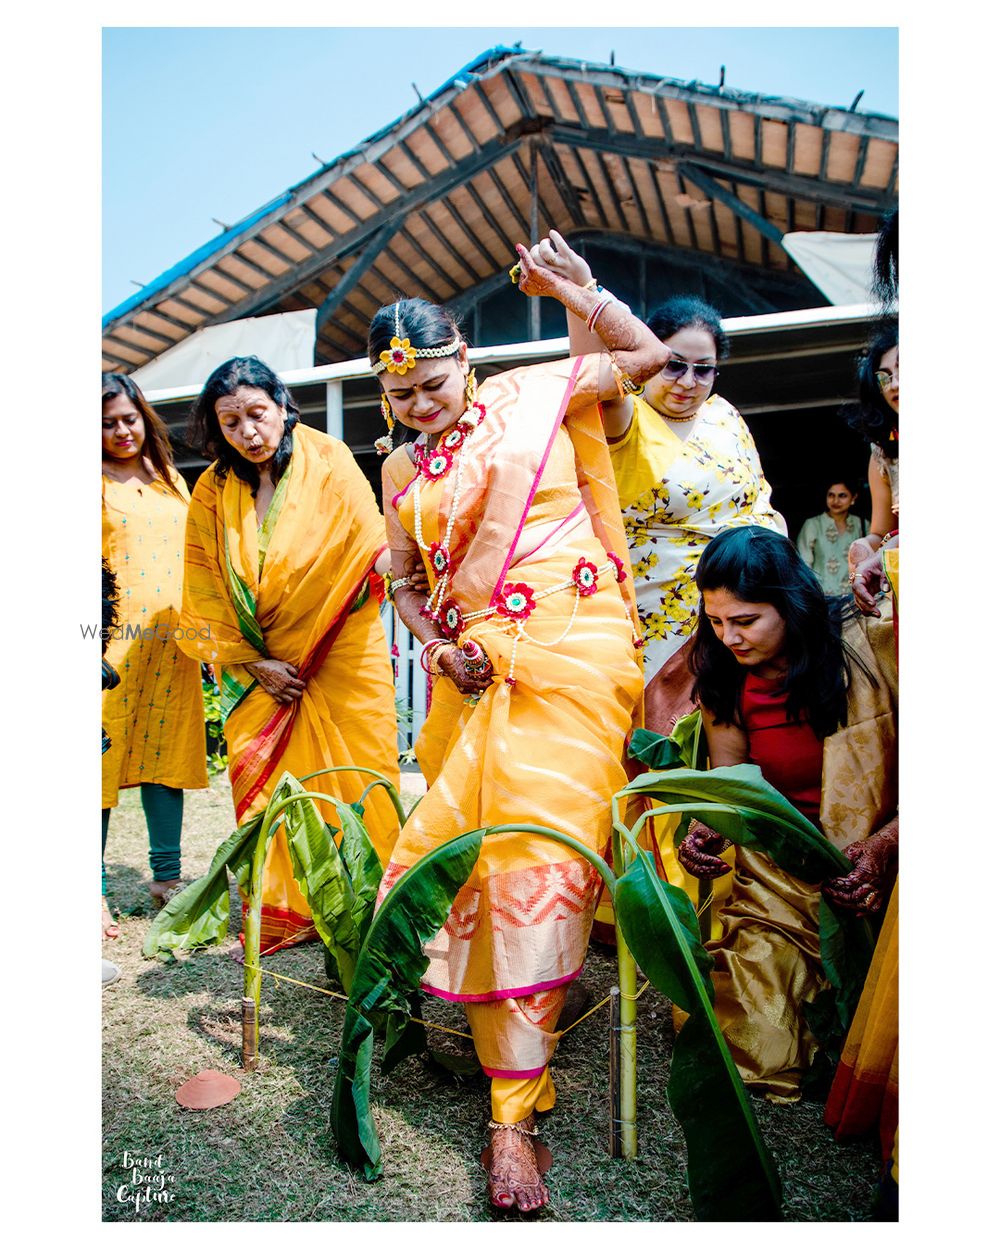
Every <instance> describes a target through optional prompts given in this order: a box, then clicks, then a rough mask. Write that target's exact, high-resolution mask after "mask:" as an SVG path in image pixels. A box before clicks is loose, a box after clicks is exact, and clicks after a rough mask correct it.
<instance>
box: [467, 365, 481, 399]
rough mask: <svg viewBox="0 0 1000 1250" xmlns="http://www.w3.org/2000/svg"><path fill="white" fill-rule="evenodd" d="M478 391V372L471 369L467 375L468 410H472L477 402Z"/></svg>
mask: <svg viewBox="0 0 1000 1250" xmlns="http://www.w3.org/2000/svg"><path fill="white" fill-rule="evenodd" d="M478 389H479V388H478V387H477V386H476V371H475V369H470V370H469V372H468V373H467V374H466V375H465V406H466V407H467V408H471V407H472V405H473V404H474V403H475V402H476V394H477V392H478Z"/></svg>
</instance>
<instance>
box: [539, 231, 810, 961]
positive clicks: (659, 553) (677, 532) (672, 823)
mask: <svg viewBox="0 0 1000 1250" xmlns="http://www.w3.org/2000/svg"><path fill="white" fill-rule="evenodd" d="M532 254H533V255H534V256H535V257H536V258H537V259H539V260H541V261H542V263H544V264H545V265H547V266H548V267H549V268H550V269H555V270H557V271H558V272H560V273H562V274H564V275H565V276H566V277H568V278H569V279H570V280H571V281H573V282H576V283H577V285H579V286H582V287H587V288H593V287H597V289H598V290H600V289H601V288H600V287H599V286H598V284H597V281H596V279H595V278H594V277H593V275H592V274H591V271H590V266H589V265H588V264H587V262H586V260H584V258H583V257H582V256H579V255H578V254H577V253H576V252H574V251H573V249H572V248H571V247H570V246H569V244H568V243H566V241H565V239H563V238H562V236H561V235H559V234H558V233H557V232H556V231H554V230H553V231H550V233H549V236H548V238H547V239H543V240H542V241H541V242H540V243H537V244H536V245H535V247H534V248H532ZM607 297H608V298H609V299H614V296H612V295H611V294H610V293H607ZM566 320H567V323H568V326H569V343H570V353H571V355H573V356H579V355H584V354H586V353H588V352H593V351H600V350H601V344H600V342H599V340H597V339H596V338H595V337H594V335H593V332H592V331H591V330H590V329H589V328H588V326H587V324H586V323H584V322H583V321H581V320H580V319H579V318H578V317H576V316H574V315H573V314H572V313H567V317H566ZM593 320H594V317H593V315H592V316H591V321H593ZM646 324H647V325H648V326H649V328H650V329H651V330H652V331H653V333H654V334H655V335H656V336H657V338H659V339H660V340H661V341H662V342H663V343H664V344H665V346H666V347H668V348H669V349H670V358H669V359H668V361H667V363H666V365H665V366H664V367H663V369H662V371H661V372H660V373H658V374H657V375H656V376H655V377H654V378H651V379H650V380H649V381H647V382H646V384H645V386H644V387H643V388H642V390H641V393H638V394H626V395H625V397H624V398H623V399H622V400H620V401H617V402H604V403H602V404H601V413H602V416H603V419H604V431H605V434H606V436H607V440H608V445H609V447H610V449H611V462H612V465H613V467H614V472H615V481H616V484H617V487H618V501H619V504H620V506H621V510H622V515H623V517H624V521H625V535H626V538H627V540H628V547H629V552H630V554H631V557H632V572H633V575H634V577H635V595H636V605H637V607H638V611H639V619H640V622H641V625H642V642H643V651H642V653H643V672H644V678H645V692H644V696H643V717H644V724H645V726H646V728H647V729H652V730H653V731H655V732H657V733H663V734H665V733H669V732H670V730H671V729H672V728H673V726H674V725H675V723H676V721H677V719H678V718H679V717H680V716H683V715H685V714H686V713H688V712H691V711H693V710H694V706H695V705H694V703H693V701H692V698H691V690H692V687H693V685H694V678H693V676H692V674H691V671H690V669H689V668H688V653H689V651H690V649H691V640H692V638H693V635H694V631H695V628H696V626H697V624H698V603H699V597H700V596H699V594H698V589H697V587H696V585H695V580H694V574H695V569H696V568H697V566H698V560H699V558H700V556H701V553H702V551H704V549H705V548H706V547H707V546H708V544H709V543H710V542H711V541H712V539H713V538H714V537H715V536H716V534H718V533H720V532H721V531H722V530H724V529H727V528H729V527H730V526H733V525H762V526H764V527H765V528H767V529H773V530H776V531H777V532H778V533H779V534H784V535H786V536H787V533H788V529H787V526H786V525H785V521H784V518H783V517H782V516H781V514H780V513H778V512H775V510H774V509H773V508H772V507H771V488H770V486H769V485H768V483H767V480H766V479H765V477H764V474H763V471H762V469H761V465H760V457H759V456H758V455H757V448H756V447H755V446H754V441H753V438H752V436H751V434H750V431H749V430H748V429H747V427H746V423H745V422H744V420H743V418H742V417H741V416H740V414H739V413H738V412H737V411H736V409H735V408H734V407H733V406H732V404H730V403H728V402H727V401H726V400H725V399H723V398H722V396H721V395H713V394H712V387H713V385H714V384H715V379H716V376H717V375H718V371H719V368H718V366H719V361H720V360H722V359H723V358H724V357H725V355H726V352H727V349H728V341H727V339H726V334H725V332H724V330H723V329H722V325H721V322H720V320H719V314H718V312H716V310H715V309H714V308H712V307H711V306H710V305H709V304H706V303H705V302H704V301H703V300H700V299H695V298H690V297H686V296H677V297H674V298H672V299H670V300H668V301H667V302H666V303H664V304H661V305H660V306H659V307H658V308H657V309H655V311H654V312H653V313H652V315H651V316H650V317H649V319H648V320H647V323H646ZM676 825H677V819H676V818H674V817H667V818H666V819H663V818H661V819H659V820H657V821H656V838H655V843H656V845H655V846H653V847H651V849H652V850H653V853H654V856H655V858H656V859H657V860H658V868H659V871H660V874H661V876H663V877H664V878H665V879H666V880H668V881H670V882H671V883H672V884H673V885H678V886H681V887H682V888H684V889H686V890H687V891H688V893H689V894H690V895H691V897H692V899H694V900H697V898H698V883H697V881H696V880H695V879H694V878H693V877H692V876H690V874H688V873H687V872H685V870H684V869H683V868H682V866H681V864H680V863H679V861H678V860H677V858H676V855H675V852H674V845H673V832H674V828H675V827H676ZM726 882H727V883H728V878H726ZM727 889H728V884H727V885H726V886H724V887H720V890H718V891H717V892H716V896H717V897H719V896H720V895H722V894H724V893H725V892H726V890H727ZM610 919H611V911H610V908H609V907H608V905H607V900H606V899H602V901H601V904H600V906H599V907H598V910H597V923H596V925H595V929H596V930H597V931H598V932H599V933H600V934H601V935H602V936H604V937H608V936H609V932H610V931H609V929H608V924H609V922H610Z"/></svg>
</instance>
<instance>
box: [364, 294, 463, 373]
mask: <svg viewBox="0 0 1000 1250" xmlns="http://www.w3.org/2000/svg"><path fill="white" fill-rule="evenodd" d="M395 314H396V333H395V334H394V335H393V337H392V338H391V339H390V340H389V346H388V349H387V350H386V351H384V352H380V353H379V358H378V360H376V361H375V363H374V364H373V365H372V372H373V373H374V374H375V375H376V377H377V376H378V375H379V374H380V373H385V372H386V371H388V372H389V373H399V374H403V373H408V372H409V370H410V369H412V368H413V367H414V366H415V365H416V363H417V361H418V360H430V359H439V358H440V357H442V356H454V354H455V353H456V352H457V351H458V349H459V348H460V347H461V346H462V336H461V334H456V335H455V337H454V338H453V339H452V340H451V342H450V343H445V345H444V347H411V346H410V340H409V339H408V338H406V339H404V338H403V330H402V326H401V325H400V323H399V300H396V307H395Z"/></svg>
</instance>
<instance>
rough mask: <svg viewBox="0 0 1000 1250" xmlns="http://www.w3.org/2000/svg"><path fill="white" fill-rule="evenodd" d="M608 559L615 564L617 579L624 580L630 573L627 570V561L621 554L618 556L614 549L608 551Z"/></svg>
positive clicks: (618, 580)
mask: <svg viewBox="0 0 1000 1250" xmlns="http://www.w3.org/2000/svg"><path fill="white" fill-rule="evenodd" d="M607 556H608V559H609V560H610V561H611V563H612V564H613V565H614V566H615V581H616V582H623V581H624V580H625V578H626V577H628V574H627V573H626V572H625V561H624V560H623V559H622V558H621V556H616V555H615V553H614V552H613V551H609V552H608V553H607Z"/></svg>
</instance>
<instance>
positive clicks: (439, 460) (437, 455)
mask: <svg viewBox="0 0 1000 1250" xmlns="http://www.w3.org/2000/svg"><path fill="white" fill-rule="evenodd" d="M451 462H452V457H451V452H450V451H447V450H446V449H445V448H443V447H439V448H438V449H437V451H432V452H431V453H430V455H428V456H421V458H420V472H421V473H422V474H423V475H424V477H425V478H427V480H428V481H429V482H436V481H438V480H439V479H440V478H442V477H444V475H445V474H446V473H447V472H448V470H449V469H450V468H451Z"/></svg>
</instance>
